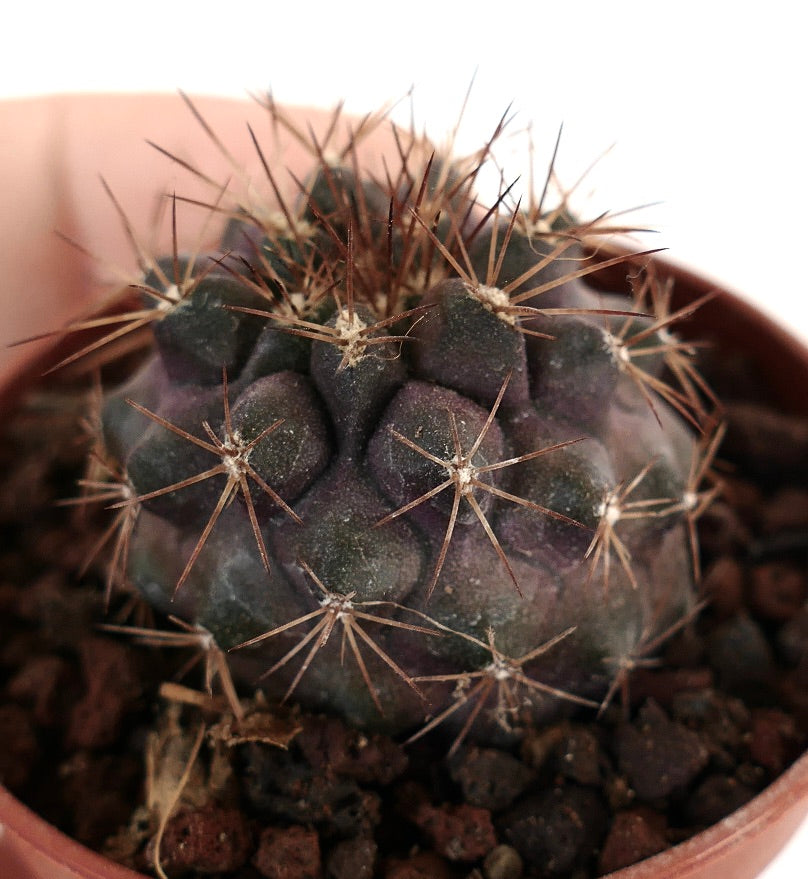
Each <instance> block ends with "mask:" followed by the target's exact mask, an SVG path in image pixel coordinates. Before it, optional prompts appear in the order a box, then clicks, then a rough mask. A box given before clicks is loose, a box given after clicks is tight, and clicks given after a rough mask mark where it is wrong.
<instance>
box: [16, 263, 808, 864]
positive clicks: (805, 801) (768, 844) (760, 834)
mask: <svg viewBox="0 0 808 879" xmlns="http://www.w3.org/2000/svg"><path fill="white" fill-rule="evenodd" d="M660 265H661V267H662V268H663V271H666V272H668V273H669V274H672V275H674V277H675V278H676V300H677V301H676V305H677V306H678V305H681V304H684V303H685V302H689V301H693V300H695V299H697V298H699V297H701V296H703V295H704V294H705V293H707V292H710V291H712V290H714V289H715V287H714V286H713V285H712V284H710V283H709V282H707V281H706V280H704V279H703V278H700V277H698V276H697V275H694V274H692V273H691V272H688V271H686V270H684V269H681V268H678V267H675V266H671V265H666V264H664V263H660ZM624 279H625V269H623V270H622V272H620V271H619V270H618V271H617V272H615V271H613V272H612V275H611V277H608V278H606V282H607V283H608V284H610V285H612V289H616V288H618V287H619V285H620V284H621V283H622V282H623V281H624ZM686 333H687V335H690V336H693V337H695V338H712V339H715V340H719V341H720V345H721V347H722V349H724V348H726V349H728V350H733V349H735V350H743V351H744V352H746V353H747V354H748V355H751V356H752V358H753V359H754V360H755V362H756V366H757V368H758V370H759V372H760V374H761V375H762V376H764V377H765V378H766V379H768V381H769V383H770V384H771V387H772V399H773V400H776V401H778V402H779V404H780V406H781V407H782V408H783V409H784V410H786V411H791V412H801V413H808V350H807V349H806V348H805V347H803V346H802V345H801V344H800V343H799V342H798V341H796V340H795V339H794V338H793V337H792V336H790V335H789V334H788V333H787V332H786V331H785V330H784V329H782V328H781V327H780V326H778V325H776V324H775V323H773V322H772V321H770V320H769V319H768V318H766V317H765V316H763V315H762V314H761V313H760V312H759V311H757V310H756V309H755V308H754V307H752V306H751V305H749V304H748V303H746V302H744V301H743V300H740V299H739V298H737V297H736V296H734V295H733V294H731V293H729V292H727V291H720V293H719V295H718V296H717V297H716V298H715V299H713V300H711V301H710V302H708V303H707V304H706V305H705V306H704V307H703V308H702V309H700V311H699V312H698V315H697V317H695V318H693V319H691V321H690V322H689V325H688V327H687V328H686ZM16 372H17V370H15V373H16ZM7 373H10V371H8V370H7ZM30 374H33V371H31V370H29V375H30ZM19 386H20V384H19V375H17V374H13V375H12V374H6V375H2V376H0V401H4V402H7V401H8V400H10V399H11V398H12V397H13V396H16V394H15V393H14V392H15V391H16V389H17V388H19ZM806 815H808V753H806V754H805V755H803V756H802V757H801V758H800V759H799V760H798V761H797V762H796V763H794V764H793V765H792V766H791V767H790V768H789V769H788V771H787V772H785V773H784V774H783V775H782V776H781V777H780V778H779V779H777V781H775V782H774V783H773V784H772V785H770V786H769V787H768V788H767V789H766V790H764V791H763V792H762V793H761V794H760V795H759V796H757V797H756V798H755V799H753V800H752V801H751V802H749V803H748V804H747V805H746V806H744V807H743V808H741V809H739V810H738V811H737V812H734V813H733V814H731V815H730V816H728V817H727V818H725V819H724V820H722V821H721V822H719V823H718V824H716V825H714V826H713V827H711V828H709V829H708V830H706V831H704V832H703V833H700V834H698V835H697V836H694V837H692V838H691V839H689V840H688V841H686V842H684V843H682V844H680V845H678V846H676V847H674V848H671V849H669V850H668V851H665V852H663V853H661V854H659V855H656V856H655V857H652V858H649V859H648V860H646V861H642V862H640V863H638V864H635V865H634V866H632V867H628V868H626V869H624V870H620V871H618V872H616V873H612V874H610V879H651V877H653V879H696V877H698V879H710V877H715V879H727V877H731V879H752V877H754V876H756V875H757V874H758V873H759V872H760V871H761V870H762V869H763V868H764V867H765V866H766V864H768V863H769V861H771V860H772V858H773V857H774V856H775V855H776V854H777V853H778V851H779V850H780V849H781V848H782V847H783V846H784V844H785V843H786V841H787V840H788V839H789V838H790V837H791V835H792V834H793V833H794V831H795V830H796V829H797V827H798V826H799V824H800V822H801V821H802V820H803V818H805V816H806ZM138 876H139V874H136V873H134V872H132V871H131V870H128V869H125V868H123V867H121V866H118V865H117V864H114V863H111V862H110V861H108V860H106V859H105V858H102V857H101V856H100V855H98V854H96V853H94V852H92V851H90V850H88V849H86V848H84V847H83V846H81V845H79V844H78V843H77V842H75V841H74V840H72V839H69V838H68V837H67V836H65V835H64V834H62V833H60V832H59V831H58V830H56V829H55V828H54V827H52V826H50V825H48V824H47V823H45V822H44V821H43V820H42V819H40V818H39V817H37V816H36V815H35V814H33V813H32V812H31V811H30V810H29V809H28V808H26V807H25V806H24V805H22V804H21V803H20V802H19V801H18V800H16V799H15V798H14V797H12V796H11V795H10V794H9V793H8V792H7V791H6V790H5V789H4V788H1V787H0V877H3V879H6V877H7V879H138Z"/></svg>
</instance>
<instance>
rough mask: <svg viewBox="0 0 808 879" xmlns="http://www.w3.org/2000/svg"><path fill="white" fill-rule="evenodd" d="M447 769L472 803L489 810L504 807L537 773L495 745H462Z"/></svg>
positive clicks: (498, 809)
mask: <svg viewBox="0 0 808 879" xmlns="http://www.w3.org/2000/svg"><path fill="white" fill-rule="evenodd" d="M449 770H450V773H451V776H452V779H453V780H454V781H455V782H456V783H457V784H459V785H460V787H461V789H462V790H463V795H464V796H465V798H466V800H467V801H468V802H469V803H470V804H471V805H472V806H480V807H481V808H483V809H490V810H491V811H492V812H499V811H501V810H502V809H507V808H508V806H510V805H511V803H513V801H514V800H515V799H516V798H517V797H518V796H519V795H520V794H521V793H522V792H523V791H524V790H525V788H527V787H528V785H530V784H531V783H532V782H533V780H534V778H535V776H536V773H535V772H534V771H533V770H532V769H530V768H528V767H527V766H525V764H524V763H522V762H521V760H517V759H516V758H515V757H512V756H511V755H510V754H508V753H507V752H506V751H500V750H497V749H495V748H463V749H462V750H461V751H460V752H459V753H458V754H457V755H456V756H455V757H454V758H453V759H452V760H451V761H450V765H449Z"/></svg>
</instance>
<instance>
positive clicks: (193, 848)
mask: <svg viewBox="0 0 808 879" xmlns="http://www.w3.org/2000/svg"><path fill="white" fill-rule="evenodd" d="M251 845H252V840H251V836H250V831H249V828H248V826H247V821H246V818H245V817H244V815H243V814H242V813H241V812H240V811H238V810H237V809H225V808H222V807H219V806H215V805H210V806H205V807H204V808H201V809H196V810H194V811H186V812H181V813H180V814H178V815H175V816H174V817H173V818H171V819H170V820H169V822H168V824H167V825H166V829H165V831H164V833H163V838H162V840H161V842H160V852H159V856H160V865H161V867H162V868H163V869H164V870H165V872H166V873H167V874H168V875H181V874H183V873H185V872H186V871H188V870H196V871H197V872H199V873H226V872H228V871H230V870H237V869H238V868H239V867H241V866H242V865H243V864H244V863H245V861H246V860H247V856H248V855H249V852H250V848H251ZM153 856H154V853H152V857H153Z"/></svg>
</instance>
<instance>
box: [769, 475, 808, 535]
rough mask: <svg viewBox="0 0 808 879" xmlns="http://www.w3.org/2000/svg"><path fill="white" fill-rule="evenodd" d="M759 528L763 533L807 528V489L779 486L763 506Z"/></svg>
mask: <svg viewBox="0 0 808 879" xmlns="http://www.w3.org/2000/svg"><path fill="white" fill-rule="evenodd" d="M761 529H762V531H763V532H764V533H765V534H778V533H779V532H781V531H792V530H794V531H796V530H802V531H805V530H806V529H808V490H806V489H804V488H794V487H791V486H788V487H786V488H781V489H780V490H779V491H777V492H775V493H774V495H773V496H772V497H771V498H769V499H768V500H767V501H766V503H765V504H764V506H763V513H762V516H761Z"/></svg>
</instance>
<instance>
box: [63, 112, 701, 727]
mask: <svg viewBox="0 0 808 879" xmlns="http://www.w3.org/2000/svg"><path fill="white" fill-rule="evenodd" d="M192 109H193V108H192ZM267 110H268V112H269V114H270V115H271V116H272V118H273V121H274V123H275V124H276V125H281V126H286V127H287V128H288V129H289V130H292V126H291V123H290V122H289V120H288V119H287V118H286V117H285V116H284V114H283V113H282V112H281V111H280V110H278V108H277V107H275V105H274V104H273V103H272V102H268V103H267ZM377 124H381V120H379V119H375V118H370V119H368V120H365V122H363V123H362V124H361V125H360V126H359V127H358V128H357V129H355V130H354V131H353V132H352V134H351V136H350V137H349V138H348V145H347V146H346V147H345V148H343V149H342V150H341V151H340V152H339V153H337V154H336V156H335V157H333V158H331V157H330V151H331V143H330V141H331V138H332V136H333V133H334V131H335V130H336V128H337V118H336V116H335V118H334V124H333V125H332V126H331V127H330V129H329V132H328V134H327V135H326V137H325V138H324V139H323V140H322V141H321V142H318V141H316V140H315V139H314V138H313V137H312V138H311V139H305V138H302V136H300V135H298V134H297V131H296V129H295V133H296V136H299V137H300V138H301V139H302V140H306V145H307V148H308V149H309V151H310V152H311V154H312V157H313V164H314V165H315V170H314V172H313V173H312V174H311V176H310V177H309V178H308V179H307V180H306V181H303V182H299V183H298V189H299V192H298V195H297V197H296V198H295V199H294V200H290V199H284V198H283V197H282V196H281V187H280V185H279V182H278V180H279V173H280V172H279V169H278V167H276V166H275V165H274V164H273V163H272V162H271V161H270V160H269V159H268V158H267V156H266V155H265V153H264V152H263V150H262V149H261V147H260V146H259V145H258V141H257V139H256V138H254V141H255V145H256V149H257V154H258V157H259V159H260V163H261V165H262V167H263V172H264V179H263V180H261V181H259V182H258V183H255V184H253V185H251V187H250V190H249V192H248V194H247V196H246V197H245V198H243V199H242V200H240V201H236V202H234V203H233V204H232V205H230V206H228V207H225V206H224V202H223V201H222V200H221V199H220V196H221V193H220V192H218V193H216V195H215V204H212V205H211V208H212V209H213V210H214V211H216V212H221V211H223V210H224V211H226V212H227V214H228V216H229V220H228V222H227V226H226V229H225V231H224V235H223V238H222V240H221V249H220V250H219V251H217V252H215V253H211V254H210V255H209V256H207V257H204V258H203V257H202V256H200V255H197V256H186V255H183V254H181V253H179V252H178V250H177V247H176V245H175V248H174V253H173V254H172V255H170V256H169V257H167V258H164V259H155V260H152V259H148V258H144V260H143V262H144V266H143V267H144V273H143V277H142V278H141V279H140V280H139V282H138V283H137V284H136V285H134V287H133V288H129V289H128V290H127V291H125V292H126V295H127V296H128V297H129V299H130V300H131V296H132V294H133V293H134V295H135V296H136V299H137V300H138V301H137V303H136V304H135V305H134V306H132V307H129V306H127V307H125V308H123V309H122V312H121V313H116V314H115V315H113V316H112V317H107V318H100V319H99V318H94V319H93V320H92V321H85V322H81V323H76V324H74V325H73V326H72V327H71V328H70V329H74V330H79V329H87V328H97V327H99V326H102V327H104V330H103V333H104V334H103V335H102V336H101V337H100V338H98V339H96V340H95V341H93V342H92V343H90V345H89V346H87V347H85V348H83V349H81V350H80V351H79V352H77V354H75V355H73V356H72V357H71V358H70V359H71V360H72V359H76V358H78V357H80V356H82V355H83V354H84V353H86V352H88V351H90V350H97V349H101V350H103V349H104V348H105V346H106V343H107V342H110V341H112V340H115V339H118V338H120V337H121V336H124V335H126V334H127V333H129V332H133V333H134V332H137V333H141V332H142V331H143V330H144V329H147V330H148V335H149V353H148V355H147V356H146V357H145V358H144V359H143V361H142V364H141V365H140V366H139V368H138V369H137V370H136V371H135V372H134V374H132V375H131V377H130V378H129V379H128V380H127V381H126V382H125V384H124V385H123V386H122V387H119V388H117V389H115V390H113V391H111V392H108V393H107V394H106V396H105V399H104V402H103V405H102V407H101V410H100V416H99V424H98V434H99V435H98V438H97V441H96V442H95V444H94V448H93V452H92V455H91V461H90V465H89V468H90V474H89V475H88V478H87V482H86V484H87V485H88V486H90V487H91V490H90V491H89V493H88V495H87V497H88V499H90V500H98V501H103V502H105V503H107V504H110V503H111V506H112V507H113V509H114V511H115V512H114V516H115V520H114V522H113V526H112V527H111V529H110V531H109V536H110V544H111V546H110V553H109V556H110V561H109V572H108V575H107V587H108V590H110V591H111V590H112V589H115V588H124V589H132V588H134V589H136V590H137V591H138V592H139V594H140V595H142V596H143V597H144V598H145V599H146V600H147V601H148V602H149V603H150V604H152V605H153V606H154V607H156V608H158V609H160V610H162V611H165V612H168V613H170V614H173V615H175V616H177V617H179V618H181V619H182V620H184V623H183V625H184V626H185V628H186V629H187V631H186V632H185V637H186V638H188V637H191V638H198V637H201V636H204V638H205V639H207V640H206V641H205V643H206V644H207V643H209V644H212V645H214V647H215V650H216V651H217V652H216V657H217V659H216V663H217V665H216V669H217V670H218V672H219V673H222V672H223V670H224V669H226V667H227V663H225V662H224V659H223V657H224V655H225V652H227V651H229V653H227V655H228V661H229V664H230V665H231V666H232V668H233V671H234V674H235V675H236V678H237V679H241V680H243V681H245V682H246V683H247V684H250V685H251V684H253V683H254V682H255V681H256V680H257V679H260V680H261V682H262V685H263V686H264V688H265V689H266V690H267V691H268V692H269V693H271V694H273V695H275V696H276V697H277V698H280V699H284V700H285V699H289V698H290V697H292V696H293V695H294V698H295V699H297V700H300V702H301V703H303V704H305V705H307V706H310V707H314V708H316V709H327V710H331V711H335V712H338V713H340V714H342V715H343V716H345V717H347V718H348V719H350V720H351V721H352V722H354V723H356V724H358V725H359V726H361V727H365V728H384V729H387V730H389V731H393V732H396V733H399V732H404V733H407V732H409V733H411V734H412V735H413V736H414V737H417V736H418V735H421V734H423V732H425V731H427V730H430V729H432V728H433V727H435V726H441V727H447V728H452V729H453V730H454V734H455V736H456V737H457V739H458V740H459V739H462V738H464V737H465V736H467V735H472V736H475V737H477V738H479V739H481V740H486V741H500V740H505V741H507V740H509V739H510V737H512V736H513V735H514V734H515V733H516V732H518V730H519V729H520V728H521V727H523V726H524V725H525V724H532V723H538V722H542V721H545V720H548V719H551V718H552V717H554V716H556V715H557V714H558V713H559V712H561V711H565V710H571V709H572V708H573V707H574V706H575V705H582V704H583V705H590V706H597V705H599V704H605V703H606V702H608V701H609V700H610V699H611V698H612V697H613V696H614V694H615V692H616V691H617V689H618V688H619V685H622V683H623V681H622V679H621V678H620V675H622V674H623V673H624V670H625V668H626V667H627V663H628V664H630V663H631V662H632V661H633V660H635V659H636V657H638V656H645V655H646V651H645V648H646V647H647V646H648V645H649V644H657V643H658V642H659V640H660V639H661V638H662V637H663V636H664V634H665V633H666V632H669V631H672V630H675V628H676V627H677V626H679V625H681V624H682V621H683V620H686V619H688V618H689V615H691V614H692V612H693V609H694V602H695V598H694V591H695V590H694V583H695V581H696V579H697V577H698V562H697V553H698V550H697V546H696V542H695V530H694V523H695V520H696V519H697V517H698V516H699V515H700V514H701V513H702V512H703V511H704V509H705V508H706V505H707V504H708V503H709V501H710V500H711V498H712V496H713V495H714V493H715V491H716V480H715V478H714V476H713V475H712V474H711V470H710V465H711V461H712V457H713V455H714V454H715V449H716V444H717V437H718V434H717V431H716V427H715V425H716V423H717V421H716V419H715V417H714V414H713V413H712V412H711V411H710V410H711V409H712V408H713V403H714V401H713V400H712V398H711V396H710V394H709V390H708V389H707V388H706V386H705V385H704V383H703V382H702V381H701V379H700V378H699V376H698V373H697V372H696V370H695V368H694V366H693V363H692V354H693V349H692V347H691V346H690V345H689V344H687V343H685V342H682V341H681V340H679V339H678V338H677V337H676V335H675V334H674V333H675V327H674V324H675V323H676V321H677V320H679V319H681V318H683V317H686V316H687V315H688V314H689V313H690V311H691V310H692V309H686V310H681V311H675V310H673V309H672V306H671V289H670V287H669V285H667V284H666V283H665V282H664V281H662V280H660V278H659V277H658V276H657V273H656V271H655V269H654V268H653V266H652V265H648V266H646V267H645V268H643V269H638V268H637V267H638V265H640V264H642V263H643V262H647V261H648V258H647V255H643V254H640V255H638V254H633V255H632V256H631V258H629V257H627V256H626V255H625V254H623V253H620V252H618V251H616V250H615V251H613V253H612V254H611V255H610V254H609V253H608V247H609V246H610V244H609V242H610V240H611V238H610V236H612V235H613V234H614V233H615V232H617V233H620V232H624V231H626V230H625V229H624V228H621V227H619V226H617V225H615V224H613V223H611V222H610V220H609V218H608V217H601V218H599V219H598V220H597V221H595V222H580V221H578V220H576V219H575V218H574V217H573V216H572V214H571V212H570V210H569V208H568V205H567V203H566V201H565V200H563V199H562V202H561V204H560V205H559V206H558V207H556V208H553V209H550V208H548V207H547V206H546V205H545V195H544V194H543V195H542V197H541V199H540V200H536V199H535V198H534V197H533V196H532V195H531V196H530V198H529V204H528V207H526V208H525V207H522V206H521V204H520V203H519V202H515V203H514V200H513V196H512V193H511V187H506V186H504V185H503V187H502V191H501V193H500V196H499V198H497V199H496V201H495V203H494V204H493V205H492V206H490V207H488V208H485V207H483V206H481V205H480V203H479V202H478V198H477V196H476V194H475V182H476V179H477V176H478V174H479V171H480V169H481V167H482V166H483V164H484V163H485V162H486V160H487V159H488V158H489V156H490V151H491V146H492V143H493V142H494V141H495V140H496V138H497V137H498V136H499V134H500V133H501V131H502V127H503V123H501V124H500V125H499V126H497V129H496V131H495V132H494V135H493V136H492V138H491V141H490V142H489V143H487V144H486V145H485V146H484V147H483V148H482V149H481V150H480V151H479V152H478V153H477V154H476V155H474V156H472V157H470V158H468V159H466V160H458V159H453V158H452V157H451V156H448V155H447V156H444V155H440V154H437V153H435V152H433V151H432V149H431V147H429V146H428V145H427V144H426V143H425V142H424V141H423V140H422V139H419V138H417V137H414V136H408V135H406V133H403V132H400V131H399V132H397V133H396V141H395V142H396V143H397V144H398V150H399V156H398V159H399V161H398V166H397V167H396V168H395V170H393V169H392V168H391V167H390V166H389V165H387V166H385V173H384V175H383V176H381V177H380V176H376V177H374V176H372V175H369V174H367V173H365V172H363V170H362V163H361V160H360V156H361V142H362V138H363V136H364V134H365V133H366V131H367V130H368V129H369V128H370V127H372V126H373V125H377ZM172 158H173V157H172ZM183 164H185V165H186V167H188V168H190V170H191V171H193V172H194V173H195V174H197V175H198V176H200V177H203V178H204V179H208V178H207V177H205V175H204V170H203V169H197V168H194V167H193V166H191V165H189V164H188V163H187V162H183ZM551 177H552V166H551V170H550V173H549V174H548V182H549V180H550V178H551ZM261 189H263V190H265V191H266V193H267V196H266V197H265V198H260V197H258V196H257V195H256V193H257V192H259V190H261ZM546 191H547V187H545V194H546ZM174 205H175V209H176V201H175V203H174ZM593 246H595V247H597V248H599V249H602V250H605V251H606V255H605V256H604V255H603V254H601V257H600V263H599V266H600V267H601V268H603V267H604V266H606V267H608V266H613V265H614V266H617V265H620V264H622V263H624V262H625V263H626V266H627V269H626V272H627V274H629V275H630V276H631V283H632V286H633V293H634V295H633V297H632V298H626V297H625V296H624V295H622V293H609V292H604V291H603V290H602V289H600V288H596V287H594V286H592V285H591V284H590V283H589V280H590V275H591V273H592V272H593V271H594V270H595V269H596V268H598V265H597V264H595V263H593V262H592V260H591V259H590V258H589V257H590V255H591V250H592V248H593ZM122 301H123V298H122ZM200 633H201V635H200ZM222 676H224V675H223V674H222ZM233 699H235V697H233ZM234 704H235V705H236V706H237V704H238V703H237V701H234ZM424 724H426V725H424Z"/></svg>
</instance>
